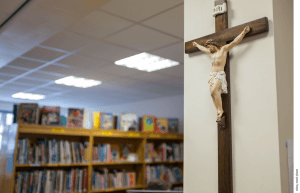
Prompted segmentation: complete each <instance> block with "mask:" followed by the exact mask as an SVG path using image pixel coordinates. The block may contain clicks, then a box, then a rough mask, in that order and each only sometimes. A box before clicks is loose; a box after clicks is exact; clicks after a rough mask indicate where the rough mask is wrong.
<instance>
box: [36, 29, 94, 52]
mask: <svg viewBox="0 0 300 193" xmlns="http://www.w3.org/2000/svg"><path fill="white" fill-rule="evenodd" d="M91 42H92V40H90V39H88V38H87V37H84V36H79V35H76V34H72V33H67V32H59V33H57V34H55V35H54V36H52V37H51V38H49V39H47V40H46V41H44V42H43V43H42V44H41V45H43V46H48V47H53V48H58V49H61V50H66V51H70V52H73V51H75V50H77V49H79V48H81V47H84V46H86V45H88V44H90V43H91Z"/></svg>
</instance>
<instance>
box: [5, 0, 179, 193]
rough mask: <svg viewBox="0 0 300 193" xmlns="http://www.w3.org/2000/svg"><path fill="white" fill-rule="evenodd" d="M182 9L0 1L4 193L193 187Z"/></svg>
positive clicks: (156, 2)
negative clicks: (186, 178) (187, 165)
mask: <svg viewBox="0 0 300 193" xmlns="http://www.w3.org/2000/svg"><path fill="white" fill-rule="evenodd" d="M183 3H184V2H183V0H164V1H161V0H151V1H148V0H143V1H140V0H124V1H123V0H122V1H120V0H88V1H82V0H72V1H65V0H52V1H48V0H1V1H0V4H1V6H0V26H1V27H0V58H1V59H0V169H1V172H0V190H1V192H4V193H52V192H53V193H65V192H72V193H80V192H88V193H101V192H126V191H127V190H147V189H148V188H149V186H148V185H149V183H150V182H155V181H156V180H158V179H159V180H161V181H162V182H163V183H166V184H167V185H168V189H170V190H173V191H182V190H183V149H184V145H183V139H184V137H183V100H184V99H183V91H184V90H183V86H184V85H183V75H184V73H183V58H184V46H183V45H184V37H183V35H184V33H183V31H184V26H183V9H184V4H183ZM161 187H163V186H161Z"/></svg>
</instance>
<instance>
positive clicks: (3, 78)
mask: <svg viewBox="0 0 300 193" xmlns="http://www.w3.org/2000/svg"><path fill="white" fill-rule="evenodd" d="M15 76H16V75H13V76H5V75H3V74H1V75H0V80H1V81H8V80H10V79H12V78H14V77H15Z"/></svg>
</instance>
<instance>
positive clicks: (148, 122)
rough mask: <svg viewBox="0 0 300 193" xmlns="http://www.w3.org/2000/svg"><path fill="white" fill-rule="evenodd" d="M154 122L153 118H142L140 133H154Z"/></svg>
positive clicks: (146, 116) (145, 116)
mask: <svg viewBox="0 0 300 193" xmlns="http://www.w3.org/2000/svg"><path fill="white" fill-rule="evenodd" d="M155 122H156V118H155V116H151V115H150V116H148V115H144V116H143V126H142V131H143V132H149V133H154V132H155Z"/></svg>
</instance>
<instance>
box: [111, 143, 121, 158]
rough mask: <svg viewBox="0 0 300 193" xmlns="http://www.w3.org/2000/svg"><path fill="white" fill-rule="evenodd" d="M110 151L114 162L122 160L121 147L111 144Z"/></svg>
mask: <svg viewBox="0 0 300 193" xmlns="http://www.w3.org/2000/svg"><path fill="white" fill-rule="evenodd" d="M110 150H111V159H112V161H118V160H119V159H120V153H119V146H118V145H117V144H111V146H110Z"/></svg>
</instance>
